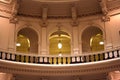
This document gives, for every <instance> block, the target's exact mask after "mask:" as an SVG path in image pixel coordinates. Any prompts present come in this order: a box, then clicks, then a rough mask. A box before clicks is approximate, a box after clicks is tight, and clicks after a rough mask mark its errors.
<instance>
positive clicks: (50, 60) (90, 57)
mask: <svg viewBox="0 0 120 80" xmlns="http://www.w3.org/2000/svg"><path fill="white" fill-rule="evenodd" d="M118 57H120V48H117V49H113V50H109V51H104V52H99V53H94V54H93V53H92V54H81V55H69V56H68V55H67V56H50V55H49V56H47V55H45V56H40V55H31V54H20V53H12V52H6V51H0V59H2V60H8V61H15V62H24V63H35V64H76V63H87V62H95V61H102V60H108V59H113V58H118Z"/></svg>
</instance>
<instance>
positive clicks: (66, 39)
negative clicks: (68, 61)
mask: <svg viewBox="0 0 120 80" xmlns="http://www.w3.org/2000/svg"><path fill="white" fill-rule="evenodd" d="M59 34H60V36H59ZM53 41H54V42H53ZM59 41H61V43H63V44H62V45H63V48H62V49H58V48H57V44H58V43H59ZM49 43H50V45H49V52H50V54H56V55H58V54H59V53H60V52H61V53H62V54H69V53H71V44H70V43H71V38H70V36H69V34H68V33H66V32H64V31H56V32H53V33H52V34H50V36H49ZM53 46H54V47H55V46H56V47H55V48H54V49H56V51H55V50H54V51H51V49H52V48H53ZM66 46H68V47H67V48H66ZM68 49H69V50H68Z"/></svg>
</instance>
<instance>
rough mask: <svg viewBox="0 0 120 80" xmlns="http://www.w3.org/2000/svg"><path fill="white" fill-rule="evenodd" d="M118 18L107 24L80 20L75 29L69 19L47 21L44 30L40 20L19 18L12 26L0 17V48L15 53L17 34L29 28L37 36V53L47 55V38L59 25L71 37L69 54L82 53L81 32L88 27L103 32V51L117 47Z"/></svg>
mask: <svg viewBox="0 0 120 80" xmlns="http://www.w3.org/2000/svg"><path fill="white" fill-rule="evenodd" d="M119 17H120V15H115V16H112V17H111V19H110V21H108V22H102V21H101V16H92V17H85V18H80V19H79V25H78V26H77V27H73V26H72V25H71V19H57V20H56V19H49V20H48V23H49V24H48V26H47V27H45V28H43V27H41V21H40V19H36V18H26V17H19V22H18V23H17V24H13V23H9V19H7V18H3V17H0V25H1V26H0V44H1V45H0V48H1V49H5V50H14V51H15V46H16V45H15V44H16V38H17V33H18V32H19V31H20V30H21V29H23V28H25V27H30V28H31V29H33V30H34V31H35V32H36V33H37V35H38V53H39V54H42V52H43V54H49V36H50V34H52V33H53V32H55V31H57V29H58V27H57V25H58V24H59V23H60V24H61V30H63V31H64V32H67V33H68V34H69V35H70V37H71V54H81V53H82V39H81V36H82V33H83V31H84V30H85V29H86V28H87V27H90V26H95V27H98V28H99V29H101V30H102V31H103V36H104V41H105V49H110V48H115V47H119V46H120V43H119V40H120V36H119V30H120V27H119V26H120V23H119V19H120V18H119ZM43 30H45V31H43ZM88 34H89V33H88ZM86 36H87V35H86ZM44 39H46V40H44ZM44 44H45V45H44Z"/></svg>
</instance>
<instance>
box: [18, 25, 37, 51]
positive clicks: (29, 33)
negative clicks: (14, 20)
mask: <svg viewBox="0 0 120 80" xmlns="http://www.w3.org/2000/svg"><path fill="white" fill-rule="evenodd" d="M19 35H23V36H25V37H26V38H28V39H29V41H30V49H29V51H28V52H30V53H38V46H39V45H38V42H39V36H38V33H37V32H36V31H35V30H34V29H33V28H31V27H30V26H23V27H22V28H19V29H18V31H17V34H16V39H17V36H19Z"/></svg>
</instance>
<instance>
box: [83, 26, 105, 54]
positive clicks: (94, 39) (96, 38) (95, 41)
mask: <svg viewBox="0 0 120 80" xmlns="http://www.w3.org/2000/svg"><path fill="white" fill-rule="evenodd" d="M103 50H104V39H103V32H102V30H101V29H99V28H98V27H93V26H92V27H88V28H86V29H85V30H84V31H83V33H82V52H97V51H103Z"/></svg>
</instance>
